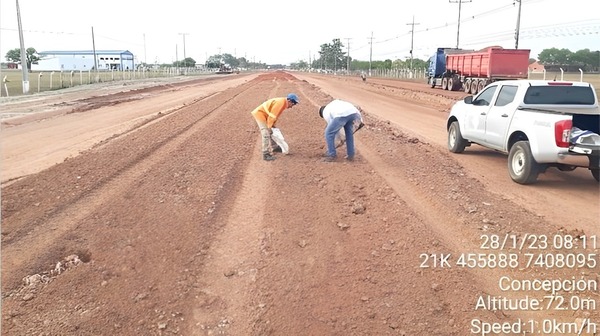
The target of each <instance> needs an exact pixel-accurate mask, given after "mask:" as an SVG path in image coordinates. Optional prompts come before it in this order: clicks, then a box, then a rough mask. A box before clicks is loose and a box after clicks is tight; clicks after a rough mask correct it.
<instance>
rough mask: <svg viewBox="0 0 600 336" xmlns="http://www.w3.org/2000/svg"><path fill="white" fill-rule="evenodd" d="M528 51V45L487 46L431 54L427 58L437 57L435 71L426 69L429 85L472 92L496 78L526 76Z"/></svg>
mask: <svg viewBox="0 0 600 336" xmlns="http://www.w3.org/2000/svg"><path fill="white" fill-rule="evenodd" d="M439 52H440V49H438V53H439ZM442 52H443V51H442ZM529 52H530V51H529V50H528V49H504V48H502V47H489V48H485V49H483V50H480V51H475V52H467V53H446V54H445V55H444V57H439V55H438V56H437V57H436V56H434V57H432V58H431V59H435V60H437V62H438V64H437V65H436V68H437V69H436V71H435V73H432V72H431V71H430V75H429V76H430V77H429V84H431V87H435V86H436V85H441V87H442V89H444V90H451V91H458V90H464V91H465V92H466V93H470V94H476V93H478V92H479V91H481V90H482V89H483V88H484V87H485V86H486V85H488V84H490V83H492V82H495V81H498V80H505V79H526V78H527V74H528V67H529ZM431 59H430V61H431ZM441 59H443V60H444V62H443V63H442V62H440V60H441ZM431 68H432V67H431V65H430V69H431ZM440 68H442V69H440ZM440 70H443V71H440Z"/></svg>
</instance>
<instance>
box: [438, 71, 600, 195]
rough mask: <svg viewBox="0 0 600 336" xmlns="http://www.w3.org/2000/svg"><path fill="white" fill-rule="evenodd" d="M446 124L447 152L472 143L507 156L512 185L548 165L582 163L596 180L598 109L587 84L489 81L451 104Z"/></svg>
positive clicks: (598, 175)
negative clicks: (470, 94) (479, 88)
mask: <svg viewBox="0 0 600 336" xmlns="http://www.w3.org/2000/svg"><path fill="white" fill-rule="evenodd" d="M446 128H447V130H448V149H449V150H450V151H451V152H453V153H461V152H463V151H464V150H465V148H466V147H468V146H470V145H471V144H473V143H475V144H479V145H481V146H484V147H487V148H490V149H493V150H497V151H500V152H503V153H506V154H508V171H509V174H510V177H511V178H512V179H513V181H515V182H517V183H521V184H530V183H534V182H535V181H536V180H537V177H538V175H539V174H540V173H543V172H545V171H546V169H547V168H549V167H556V168H558V169H560V170H563V171H570V170H574V169H575V168H577V167H584V168H587V169H589V170H590V171H591V173H592V175H593V177H594V178H595V179H596V181H599V179H600V135H599V134H600V109H599V107H598V97H597V96H596V91H595V89H594V87H593V86H592V85H591V84H589V83H585V82H565V81H561V82H556V81H541V80H506V81H498V82H494V83H491V84H489V85H487V86H486V87H485V88H484V89H483V90H481V91H480V92H479V94H477V95H476V96H467V97H465V98H464V100H461V101H458V102H456V103H455V104H454V106H453V107H452V109H451V110H450V112H449V115H448V119H447V123H446Z"/></svg>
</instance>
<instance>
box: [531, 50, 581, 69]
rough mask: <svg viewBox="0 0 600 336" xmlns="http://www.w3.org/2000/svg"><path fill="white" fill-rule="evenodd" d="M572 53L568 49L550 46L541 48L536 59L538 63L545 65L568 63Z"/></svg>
mask: <svg viewBox="0 0 600 336" xmlns="http://www.w3.org/2000/svg"><path fill="white" fill-rule="evenodd" d="M572 54H573V53H572V52H571V51H570V50H569V49H557V48H550V49H544V50H542V52H540V54H539V55H538V59H539V60H540V63H542V64H547V65H569V64H570V63H569V58H570V56H571V55H572Z"/></svg>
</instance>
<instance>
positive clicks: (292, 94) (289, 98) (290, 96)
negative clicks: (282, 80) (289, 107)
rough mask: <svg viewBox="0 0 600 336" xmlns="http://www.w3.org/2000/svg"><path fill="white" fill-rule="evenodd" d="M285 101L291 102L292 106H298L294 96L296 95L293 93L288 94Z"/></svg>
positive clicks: (296, 97) (296, 98)
mask: <svg viewBox="0 0 600 336" xmlns="http://www.w3.org/2000/svg"><path fill="white" fill-rule="evenodd" d="M287 99H288V100H291V101H292V103H294V104H298V102H299V100H298V96H296V94H294V93H290V94H288V95H287Z"/></svg>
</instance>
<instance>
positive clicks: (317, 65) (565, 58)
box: [291, 39, 600, 71]
mask: <svg viewBox="0 0 600 336" xmlns="http://www.w3.org/2000/svg"><path fill="white" fill-rule="evenodd" d="M320 48H321V49H320V50H319V52H318V57H315V59H312V60H310V64H309V62H306V61H298V62H296V63H292V66H291V67H292V68H294V69H306V68H313V69H322V70H346V69H347V68H348V64H349V65H350V69H351V70H358V71H366V70H368V69H369V68H370V69H402V68H404V69H406V68H411V67H412V68H413V69H423V68H427V66H428V60H421V59H418V58H414V59H412V61H411V60H410V59H406V60H400V59H396V60H393V61H392V60H391V59H386V60H383V61H380V60H378V61H372V62H369V61H361V60H356V59H353V58H351V57H350V59H349V58H348V55H347V53H346V52H345V51H344V50H345V49H344V48H345V46H344V45H343V44H342V42H341V41H340V39H333V40H332V42H331V43H324V44H321V46H320ZM432 55H433V52H432ZM533 61H535V60H533ZM537 61H538V62H539V63H540V64H543V65H545V66H557V67H560V66H564V67H566V68H573V67H578V68H581V69H583V70H585V71H600V50H595V51H593V50H590V49H581V50H578V51H575V52H572V51H571V50H569V49H557V48H550V49H544V50H542V52H540V53H539V55H538V60H537Z"/></svg>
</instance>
